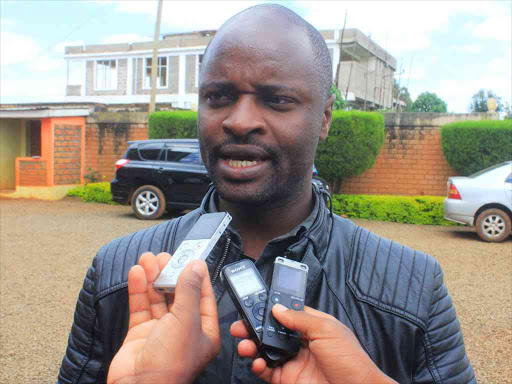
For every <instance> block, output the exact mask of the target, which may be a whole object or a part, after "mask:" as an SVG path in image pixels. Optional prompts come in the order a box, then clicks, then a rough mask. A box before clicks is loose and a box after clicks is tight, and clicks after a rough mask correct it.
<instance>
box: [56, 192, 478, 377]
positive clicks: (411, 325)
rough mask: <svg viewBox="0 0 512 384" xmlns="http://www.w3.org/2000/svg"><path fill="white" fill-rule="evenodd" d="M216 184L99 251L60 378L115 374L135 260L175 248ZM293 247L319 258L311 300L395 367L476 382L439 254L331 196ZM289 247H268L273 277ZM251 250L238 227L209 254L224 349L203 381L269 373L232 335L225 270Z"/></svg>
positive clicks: (388, 367)
mask: <svg viewBox="0 0 512 384" xmlns="http://www.w3.org/2000/svg"><path fill="white" fill-rule="evenodd" d="M212 192H213V191H212V190H210V192H209V193H208V194H207V196H206V197H205V199H204V201H203V204H202V206H201V207H200V208H199V209H197V210H195V211H193V212H190V213H189V214H187V215H185V216H183V217H180V218H177V219H173V220H170V221H168V222H165V223H163V224H160V225H157V226H155V227H152V228H149V229H145V230H141V231H138V232H136V233H134V234H131V235H128V236H125V237H121V238H119V239H116V240H114V241H112V242H111V243H109V244H108V245H106V246H105V247H103V248H102V249H101V250H100V251H99V253H98V255H97V256H96V257H95V259H94V261H93V265H92V266H91V268H90V269H89V271H88V272H87V276H86V278H85V281H84V285H83V289H82V291H81V292H80V295H79V298H78V303H77V306H76V311H75V317H74V323H73V326H72V329H71V333H70V336H69V342H68V347H67V351H66V355H65V357H64V359H63V362H62V367H61V369H60V373H59V377H58V382H59V383H102V382H105V381H106V375H107V372H108V368H109V365H110V362H111V360H112V358H113V356H114V355H115V354H116V352H117V351H118V349H119V348H120V346H121V345H122V342H123V339H124V337H125V335H126V332H127V326H128V290H127V275H128V271H129V269H130V267H131V266H133V265H134V264H136V263H137V260H138V258H139V257H140V255H141V254H142V253H143V252H146V251H150V252H153V253H154V254H158V253H159V252H164V251H165V252H170V253H171V254H172V253H173V252H174V251H175V250H176V248H177V247H178V245H179V244H180V242H181V241H182V240H183V238H184V237H185V236H186V234H187V233H188V231H189V230H190V228H191V227H192V225H193V224H194V223H195V222H196V221H197V219H198V217H199V216H200V215H201V214H202V213H204V212H205V211H206V208H205V207H206V206H207V201H208V199H209V198H210V196H211V194H212ZM319 199H320V198H319ZM317 201H318V200H317ZM270 245H272V244H270ZM286 250H287V251H288V257H291V258H295V259H297V260H302V262H304V263H306V264H308V266H309V274H308V282H307V291H306V305H308V306H310V307H313V308H316V309H319V310H321V311H323V312H326V313H329V314H331V315H333V316H335V317H336V318H337V319H339V320H340V321H341V322H342V323H344V324H345V325H346V326H348V327H349V328H350V329H351V330H352V331H353V332H354V334H355V335H356V337H357V338H358V339H359V341H360V343H361V345H362V346H363V348H364V349H365V350H366V352H367V353H368V355H369V356H370V357H371V359H372V360H373V361H374V362H375V363H376V364H377V366H378V367H379V368H380V369H381V370H382V371H383V372H384V373H386V374H387V375H388V376H390V377H392V378H394V379H395V380H396V381H398V382H399V383H453V384H462V383H475V382H476V379H475V376H474V373H473V369H472V367H471V365H470V363H469V361H468V358H467V356H466V352H465V348H464V341H463V338H462V333H461V330H460V325H459V321H458V319H457V315H456V314H455V309H454V308H453V305H452V300H451V298H450V296H449V295H448V292H447V290H446V287H445V285H444V284H443V273H442V271H441V268H440V266H439V264H438V263H437V262H436V261H435V260H434V259H433V258H432V257H431V256H429V255H426V254H424V253H422V252H419V251H414V250H412V249H410V248H407V247H405V246H402V245H400V244H397V243H394V242H393V241H390V240H387V239H384V238H382V237H380V236H378V235H376V234H374V233H371V232H369V231H367V230H365V229H364V228H361V227H358V226H356V225H354V224H353V223H352V222H351V221H348V220H345V219H342V218H340V217H337V216H332V215H331V214H330V213H329V210H328V209H327V208H326V207H325V206H324V204H320V207H319V209H318V210H317V213H316V217H314V220H313V222H312V224H311V225H310V226H309V227H308V228H307V230H303V231H299V232H298V233H297V234H296V238H295V239H294V241H293V242H292V243H288V244H287V246H286ZM282 251H283V250H282V249H281V250H280V249H279V242H277V243H275V244H274V246H267V247H266V248H265V250H264V252H263V254H262V256H261V257H260V259H258V261H257V262H256V265H257V267H258V269H259V270H260V272H261V273H262V276H264V278H265V279H266V280H267V284H268V283H269V279H270V274H271V265H272V263H273V260H274V258H275V257H276V256H278V255H279V253H281V252H282ZM281 254H282V253H281ZM242 257H244V255H243V252H242V251H241V242H240V238H239V236H238V235H237V234H236V233H235V232H234V231H232V230H230V231H227V232H226V233H225V234H224V235H223V237H222V238H221V239H220V240H219V242H218V243H217V245H216V246H215V248H214V249H213V251H212V252H211V254H210V256H209V257H208V259H207V260H206V261H207V264H208V267H209V270H210V276H211V279H212V285H213V287H214V292H215V295H216V297H217V301H218V309H219V322H220V327H221V338H222V349H221V353H220V354H219V356H218V357H217V358H216V359H215V360H214V361H213V362H212V363H210V365H209V366H208V367H207V369H206V370H205V371H204V372H203V374H202V375H201V376H200V377H199V378H198V379H197V382H198V383H208V384H213V383H230V382H231V383H260V382H261V381H260V380H259V379H257V378H255V377H254V375H252V373H251V372H250V364H251V361H250V360H249V359H242V358H240V356H238V354H237V353H236V345H237V343H238V342H239V341H240V340H237V339H234V338H233V337H231V336H230V335H229V326H230V325H231V323H232V322H233V321H235V320H236V319H237V318H238V315H237V313H236V309H235V307H234V305H233V303H232V302H231V300H230V299H229V295H228V294H227V293H225V292H224V288H223V286H222V284H221V282H220V279H219V278H218V273H219V271H220V267H221V265H225V264H228V263H231V262H234V261H235V260H239V259H240V258H242Z"/></svg>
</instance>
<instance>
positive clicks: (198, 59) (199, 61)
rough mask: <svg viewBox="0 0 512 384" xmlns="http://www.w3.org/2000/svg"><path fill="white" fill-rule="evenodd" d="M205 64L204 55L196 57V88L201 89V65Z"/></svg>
mask: <svg viewBox="0 0 512 384" xmlns="http://www.w3.org/2000/svg"><path fill="white" fill-rule="evenodd" d="M202 62H203V55H197V56H196V88H199V73H200V71H201V63H202Z"/></svg>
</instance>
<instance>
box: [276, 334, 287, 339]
mask: <svg viewBox="0 0 512 384" xmlns="http://www.w3.org/2000/svg"><path fill="white" fill-rule="evenodd" d="M278 335H279V340H284V339H286V333H278Z"/></svg>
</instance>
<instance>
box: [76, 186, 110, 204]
mask: <svg viewBox="0 0 512 384" xmlns="http://www.w3.org/2000/svg"><path fill="white" fill-rule="evenodd" d="M67 196H71V197H80V198H81V199H82V201H83V202H84V203H89V202H93V203H103V204H111V205H115V204H117V203H116V202H115V201H113V200H112V194H111V193H110V183H90V184H87V185H78V186H76V187H75V188H72V189H70V190H69V191H68V193H67Z"/></svg>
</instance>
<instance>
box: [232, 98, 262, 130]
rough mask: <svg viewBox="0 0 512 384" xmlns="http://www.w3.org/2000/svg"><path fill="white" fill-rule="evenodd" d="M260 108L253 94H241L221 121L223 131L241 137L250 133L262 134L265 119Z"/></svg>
mask: <svg viewBox="0 0 512 384" xmlns="http://www.w3.org/2000/svg"><path fill="white" fill-rule="evenodd" d="M261 112H262V111H261V108H260V106H258V102H257V100H256V98H255V97H254V96H253V95H241V96H239V98H238V100H237V101H236V103H235V104H234V105H233V106H232V107H231V110H230V113H229V115H228V116H227V118H226V119H225V120H224V121H223V122H222V128H223V129H224V132H226V133H228V134H229V133H230V134H232V135H235V136H239V137H243V136H247V135H249V134H251V133H256V134H263V133H264V131H265V120H264V119H263V116H262V114H261Z"/></svg>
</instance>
